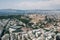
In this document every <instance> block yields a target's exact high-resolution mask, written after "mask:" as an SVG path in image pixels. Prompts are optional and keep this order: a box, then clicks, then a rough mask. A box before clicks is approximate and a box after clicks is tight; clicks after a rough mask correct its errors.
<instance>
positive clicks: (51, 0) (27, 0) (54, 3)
mask: <svg viewBox="0 0 60 40" xmlns="http://www.w3.org/2000/svg"><path fill="white" fill-rule="evenodd" d="M0 9H60V0H0Z"/></svg>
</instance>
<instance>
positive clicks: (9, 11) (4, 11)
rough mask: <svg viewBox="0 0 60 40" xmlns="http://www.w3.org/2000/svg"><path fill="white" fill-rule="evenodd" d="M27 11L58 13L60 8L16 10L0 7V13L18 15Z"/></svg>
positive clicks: (27, 12)
mask: <svg viewBox="0 0 60 40" xmlns="http://www.w3.org/2000/svg"><path fill="white" fill-rule="evenodd" d="M29 13H40V14H47V13H48V14H55V13H60V9H57V10H17V9H0V16H1V15H19V14H29Z"/></svg>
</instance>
